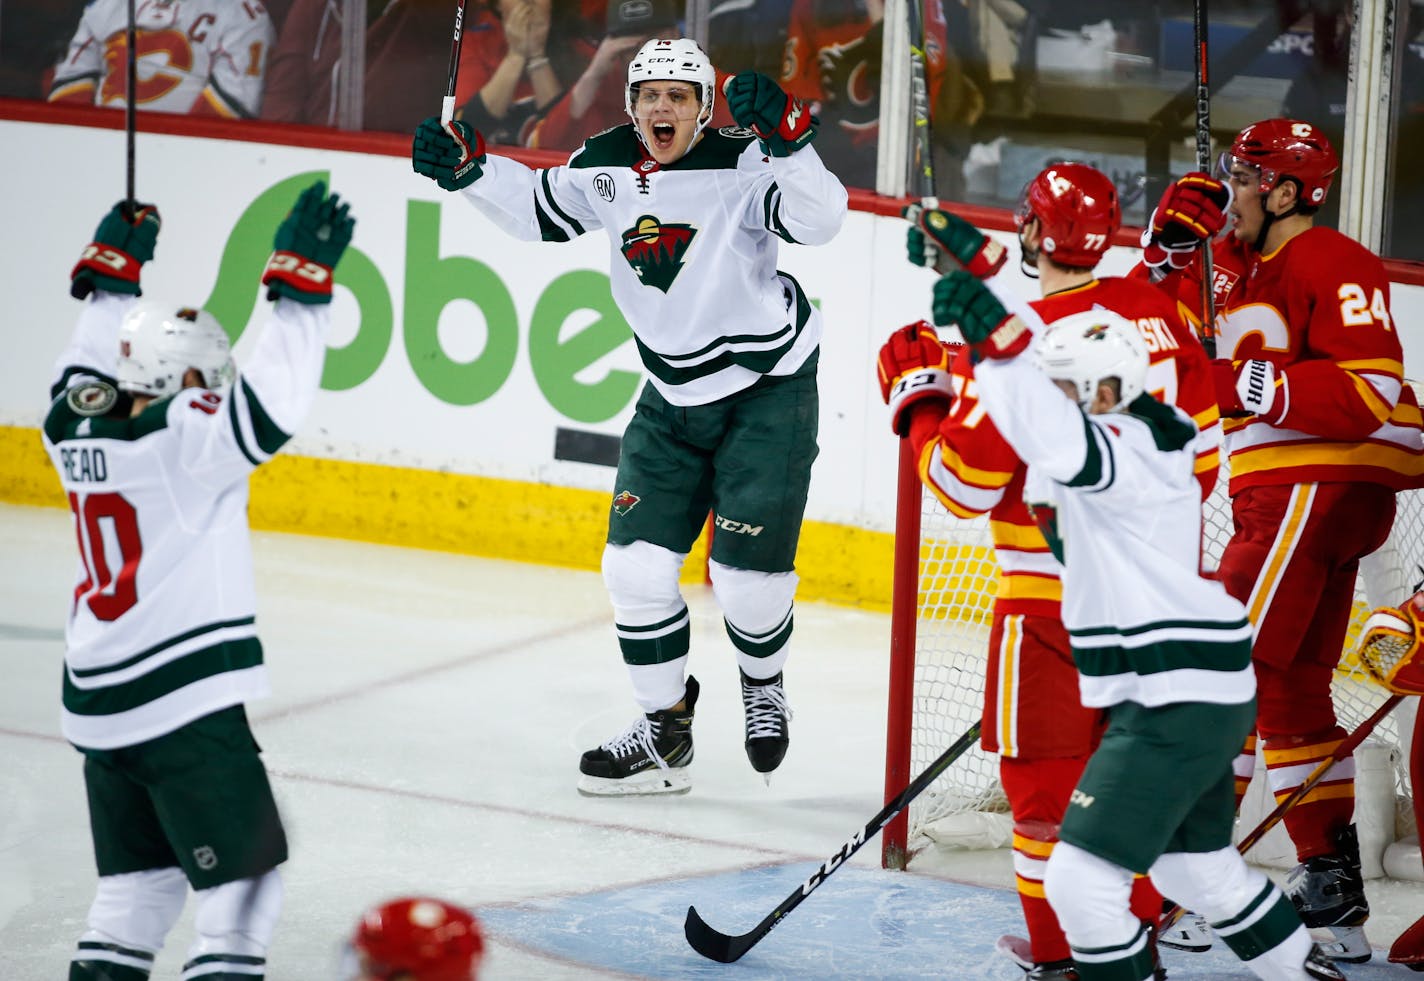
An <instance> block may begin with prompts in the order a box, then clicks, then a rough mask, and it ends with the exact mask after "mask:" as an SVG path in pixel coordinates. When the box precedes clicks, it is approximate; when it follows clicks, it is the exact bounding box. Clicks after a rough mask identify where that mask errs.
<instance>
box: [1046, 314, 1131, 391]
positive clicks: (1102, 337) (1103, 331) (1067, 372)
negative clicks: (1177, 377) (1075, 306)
mask: <svg viewBox="0 0 1424 981" xmlns="http://www.w3.org/2000/svg"><path fill="white" fill-rule="evenodd" d="M1034 358H1035V360H1036V361H1037V362H1038V366H1039V367H1040V368H1041V369H1042V370H1043V373H1044V374H1045V375H1047V376H1048V377H1049V378H1052V379H1053V380H1054V381H1067V382H1072V383H1073V388H1074V390H1075V391H1076V392H1077V399H1078V404H1079V405H1080V406H1082V407H1083V408H1085V409H1086V408H1087V407H1088V406H1089V405H1091V404H1092V401H1093V398H1094V396H1095V395H1096V394H1097V391H1098V385H1099V384H1101V383H1102V382H1104V381H1106V380H1107V379H1109V378H1116V379H1117V380H1118V401H1117V405H1116V406H1114V407H1113V411H1118V410H1121V409H1124V408H1126V407H1127V405H1128V403H1130V402H1131V401H1132V400H1133V399H1135V398H1137V397H1138V396H1139V395H1141V394H1142V393H1143V392H1144V391H1146V390H1147V361H1148V355H1147V344H1146V342H1145V341H1143V339H1142V334H1141V333H1139V332H1138V330H1137V327H1136V326H1134V325H1133V324H1132V323H1131V321H1129V320H1127V319H1126V318H1124V317H1121V316H1119V315H1118V314H1116V313H1113V312H1112V311H1111V310H1084V311H1083V312H1082V313H1074V314H1069V315H1068V316H1066V317H1061V318H1059V319H1058V320H1055V321H1053V323H1051V324H1049V325H1048V329H1047V330H1046V331H1044V332H1043V335H1042V336H1041V337H1040V338H1039V339H1038V343H1037V346H1036V347H1035V348H1034Z"/></svg>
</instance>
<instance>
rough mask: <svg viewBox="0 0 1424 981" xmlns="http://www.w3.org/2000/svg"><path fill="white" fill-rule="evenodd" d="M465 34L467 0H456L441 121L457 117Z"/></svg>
mask: <svg viewBox="0 0 1424 981" xmlns="http://www.w3.org/2000/svg"><path fill="white" fill-rule="evenodd" d="M464 36H465V0H455V35H454V40H453V41H452V42H451V45H450V67H449V69H448V70H447V71H446V72H445V98H444V99H442V100H441V101H440V122H441V124H442V125H443V124H445V123H448V122H449V121H450V120H452V119H454V118H455V79H456V78H458V77H459V75H460V42H461V40H462V39H463V38H464Z"/></svg>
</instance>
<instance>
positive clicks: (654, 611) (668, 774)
mask: <svg viewBox="0 0 1424 981" xmlns="http://www.w3.org/2000/svg"><path fill="white" fill-rule="evenodd" d="M724 94H725V96H726V99H727V106H728V108H729V110H730V111H731V114H732V117H733V118H734V119H735V120H736V122H737V124H738V126H739V127H741V128H733V127H726V128H722V129H717V130H709V129H707V128H706V127H707V123H708V122H709V120H710V119H711V116H712V109H713V105H714V100H715V98H716V75H715V73H714V71H713V68H712V65H711V63H710V62H709V61H708V60H707V56H706V55H705V54H704V53H703V52H702V49H701V48H700V47H698V45H697V43H696V42H695V41H691V40H689V39H686V38H677V39H655V40H652V41H649V42H647V43H646V44H645V45H644V46H643V47H642V48H641V49H640V50H639V52H638V54H637V56H636V57H634V59H633V61H632V62H631V63H630V64H629V66H628V78H627V84H626V87H625V98H624V102H625V106H626V108H627V111H628V115H629V117H630V119H631V122H630V123H627V124H624V125H622V126H615V127H613V128H612V129H609V130H606V131H604V132H603V133H600V134H598V135H597V136H594V137H593V138H591V139H589V140H588V141H587V142H585V143H584V145H583V146H582V147H581V148H580V149H579V150H577V151H575V152H574V154H573V155H572V156H571V157H570V158H569V161H568V163H567V164H566V165H564V166H559V167H553V168H550V169H548V170H531V169H530V168H528V167H526V166H524V165H523V164H521V163H518V162H516V161H514V160H510V159H508V158H504V157H500V156H497V155H495V154H487V153H486V152H485V148H484V141H483V139H482V138H481V137H480V134H479V133H477V132H475V131H474V130H472V129H471V128H470V127H469V126H468V125H466V124H465V123H463V122H460V121H454V122H451V123H448V124H446V125H444V126H442V125H441V123H440V121H439V120H438V119H434V118H431V119H427V120H425V121H424V122H423V123H421V125H420V127H419V128H418V129H417V131H416V135H415V143H414V148H413V162H414V167H415V170H416V172H417V173H420V174H423V175H425V176H427V177H430V178H431V179H432V180H435V181H436V183H437V184H439V186H441V187H442V188H445V189H446V190H450V191H460V192H462V193H463V194H464V196H465V197H466V198H468V199H469V200H470V202H471V203H472V204H474V206H475V207H476V208H478V209H479V210H480V212H481V213H483V214H484V215H485V216H486V217H487V218H489V219H490V220H491V221H492V222H493V223H494V224H496V225H497V226H499V227H500V228H502V229H504V230H505V231H506V232H508V233H510V234H511V235H514V236H516V237H518V238H522V239H534V240H537V239H543V240H544V241H548V242H563V241H568V240H569V239H572V238H574V237H576V236H578V235H582V234H583V233H585V232H588V231H592V230H594V229H598V228H602V229H603V230H604V231H605V233H606V234H607V235H608V239H609V246H610V248H609V281H610V286H611V288H612V293H613V298H614V300H615V301H616V302H617V304H618V307H619V309H620V310H621V311H622V313H623V315H624V317H625V318H626V319H627V321H628V324H629V326H631V327H632V329H633V337H634V341H635V343H636V344H637V347H638V353H639V354H640V356H641V357H642V361H643V365H644V366H645V368H646V369H647V372H648V376H649V377H648V383H647V385H645V386H644V389H643V392H642V394H641V396H640V397H639V399H638V404H637V407H636V409H635V411H634V414H633V418H632V420H631V421H630V422H629V424H628V428H627V430H626V431H625V432H624V434H623V445H622V452H621V455H620V458H619V463H618V474H617V477H616V482H615V485H614V488H613V494H614V496H613V499H612V502H611V508H610V511H609V520H608V544H607V547H606V548H605V550H604V553H603V578H604V583H605V584H606V586H607V588H608V593H609V597H610V599H611V600H612V603H613V613H614V620H615V625H616V630H617V635H618V642H619V646H620V647H621V649H622V654H623V662H624V664H625V665H626V666H627V670H628V674H629V677H630V679H631V681H632V685H633V696H634V699H635V701H637V703H638V705H639V706H640V707H641V709H642V715H640V716H639V718H638V719H637V720H636V721H635V722H634V723H633V725H631V726H630V727H628V729H627V730H625V731H624V732H623V733H621V734H620V735H618V736H616V737H614V738H612V739H610V740H609V741H607V742H605V743H603V744H602V745H600V746H597V747H595V748H594V749H591V750H589V751H588V752H586V753H584V754H583V758H582V759H581V760H580V762H579V770H580V774H581V776H580V779H579V784H578V786H579V790H580V791H581V792H583V793H585V794H590V795H614V794H659V793H681V792H685V791H686V790H688V789H689V788H690V786H691V780H690V776H689V773H688V769H687V765H688V763H690V762H691V760H692V718H693V711H694V708H695V705H696V702H697V696H698V684H697V681H696V679H695V678H693V677H691V676H690V675H689V674H688V672H687V662H688V650H689V643H690V638H691V631H690V627H689V619H688V610H687V605H686V603H685V602H684V600H683V597H682V595H681V593H680V591H679V589H678V575H679V572H680V570H681V568H682V564H683V561H684V559H685V558H686V557H687V553H688V551H689V550H690V549H691V547H692V544H693V542H694V541H696V539H697V536H698V534H699V532H700V530H701V528H702V526H703V524H704V522H705V521H706V518H707V513H708V510H709V509H710V510H712V511H713V512H714V516H715V521H716V524H717V533H716V535H715V537H714V540H713V544H712V552H711V557H710V562H709V570H710V575H711V579H712V588H713V591H714V593H715V595H716V598H717V602H718V605H719V606H720V607H721V610H722V613H723V616H724V619H725V622H726V627H727V635H728V636H729V637H730V638H731V642H732V646H733V647H734V648H735V650H736V657H737V664H738V667H739V669H740V672H741V690H742V699H743V705H744V709H745V719H746V739H745V748H746V752H747V756H748V758H749V760H750V761H751V764H752V766H753V768H754V769H756V770H757V771H758V772H760V773H763V774H769V773H770V772H771V771H773V770H775V769H776V768H777V767H778V766H779V765H780V763H781V760H782V758H783V756H784V755H785V753H786V750H787V746H788V744H789V738H790V729H789V721H790V709H789V708H788V705H787V700H786V694H785V689H784V686H783V682H782V667H783V665H784V664H785V663H786V659H787V654H788V651H789V646H788V645H789V641H790V638H791V632H792V601H793V599H794V596H795V592H796V583H797V577H796V572H795V556H796V543H797V539H798V537H799V535H800V529H801V519H802V516H803V513H804V511H805V506H806V495H807V489H808V486H809V482H810V476H811V463H812V461H813V460H814V459H815V457H816V452H817V446H816V429H817V414H818V408H817V406H818V398H817V391H816V362H817V352H818V349H819V344H820V339H821V330H822V323H821V316H820V314H819V312H818V311H817V310H816V308H815V307H814V306H813V305H812V304H811V302H810V300H809V299H808V298H807V296H806V294H805V292H804V291H803V290H802V288H801V286H800V284H798V283H797V282H796V280H795V279H793V278H792V277H791V276H789V275H787V274H786V273H784V272H780V271H779V270H778V269H777V268H776V259H777V245H778V240H780V241H785V242H791V243H800V244H806V245H818V244H822V243H825V242H828V241H830V240H831V239H832V238H833V237H834V236H835V234H836V232H837V231H838V230H839V229H840V226H841V222H842V221H843V220H844V217H845V213H846V192H845V188H844V187H842V186H841V183H840V181H838V180H837V179H836V178H835V176H834V175H832V174H831V173H830V171H828V170H827V169H826V168H825V166H824V165H823V164H822V162H821V160H820V158H819V157H818V156H817V155H816V151H815V149H814V148H813V147H812V146H811V141H812V140H813V139H814V138H815V136H816V127H817V122H816V119H815V118H814V117H813V116H812V115H811V113H810V110H809V108H808V107H807V106H805V105H804V104H803V103H801V102H799V101H797V100H795V99H792V98H789V97H788V96H787V95H786V93H785V92H783V91H782V90H781V88H780V87H779V86H778V85H777V84H776V83H775V82H774V81H772V80H771V79H770V78H767V77H766V76H764V75H760V74H757V73H754V72H744V73H742V74H739V75H735V76H733V77H731V78H729V79H728V80H727V81H726V83H725V89H724ZM768 779H769V778H768Z"/></svg>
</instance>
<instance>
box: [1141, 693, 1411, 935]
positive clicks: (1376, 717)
mask: <svg viewBox="0 0 1424 981" xmlns="http://www.w3.org/2000/svg"><path fill="white" fill-rule="evenodd" d="M1402 701H1404V696H1403V695H1391V696H1390V697H1389V698H1387V699H1385V700H1384V702H1383V704H1381V705H1380V707H1379V708H1377V709H1375V711H1374V714H1373V715H1371V716H1370V717H1369V718H1368V719H1366V720H1365V721H1364V722H1361V723H1360V724H1359V725H1358V726H1356V727H1355V731H1354V732H1352V733H1350V734H1349V735H1348V736H1346V737H1345V738H1344V739H1342V740H1340V745H1339V746H1336V747H1335V751H1334V752H1332V753H1331V754H1330V755H1329V756H1327V757H1325V759H1323V760H1321V761H1320V762H1319V763H1317V764H1316V765H1315V769H1314V770H1311V771H1310V774H1309V775H1308V776H1307V777H1306V778H1305V779H1304V780H1302V781H1301V783H1300V786H1299V787H1297V788H1295V789H1294V790H1292V791H1291V792H1290V796H1288V797H1286V799H1285V800H1283V801H1281V802H1280V803H1279V804H1277V805H1276V809H1275V810H1273V811H1272V812H1271V813H1270V814H1267V815H1266V816H1265V817H1264V818H1263V819H1262V820H1261V823H1260V824H1258V825H1256V827H1254V828H1252V829H1251V831H1250V832H1248V833H1247V835H1246V836H1245V837H1244V838H1242V839H1241V841H1240V843H1239V844H1238V845H1237V846H1236V850H1237V851H1238V852H1240V853H1241V854H1242V855H1245V854H1246V853H1247V852H1249V851H1250V850H1251V849H1252V848H1254V847H1255V845H1256V843H1257V842H1258V841H1260V840H1261V839H1262V838H1264V837H1266V833H1267V832H1268V831H1270V830H1271V829H1272V828H1274V827H1275V826H1276V825H1278V824H1280V823H1281V821H1282V820H1283V819H1284V818H1285V816H1286V812H1287V811H1289V810H1290V809H1291V808H1293V807H1295V806H1296V805H1297V804H1299V803H1300V802H1301V801H1302V800H1304V799H1305V795H1306V794H1308V793H1310V792H1311V791H1312V790H1314V789H1315V785H1316V784H1318V783H1319V782H1320V781H1322V780H1324V779H1325V774H1327V773H1329V772H1330V768H1331V767H1333V766H1334V765H1335V764H1336V763H1339V762H1340V761H1341V760H1343V759H1344V758H1345V757H1347V756H1349V755H1350V754H1351V753H1353V752H1354V751H1355V749H1356V747H1358V746H1359V745H1360V743H1362V742H1364V741H1365V738H1366V737H1367V736H1368V735H1369V734H1370V733H1372V732H1374V731H1375V726H1377V725H1379V724H1380V723H1381V722H1383V721H1384V717H1385V716H1386V715H1389V713H1391V712H1393V711H1394V709H1395V707H1396V706H1397V705H1399V703H1400V702H1402ZM1185 912H1186V911H1185V910H1183V909H1182V908H1181V907H1180V906H1172V907H1171V908H1170V909H1168V910H1166V911H1165V912H1164V913H1163V915H1162V923H1161V925H1160V926H1159V927H1158V932H1159V933H1166V932H1167V929H1168V928H1169V927H1171V926H1172V924H1174V923H1176V922H1177V921H1178V920H1180V919H1181V918H1182V915H1183V914H1184V913H1185Z"/></svg>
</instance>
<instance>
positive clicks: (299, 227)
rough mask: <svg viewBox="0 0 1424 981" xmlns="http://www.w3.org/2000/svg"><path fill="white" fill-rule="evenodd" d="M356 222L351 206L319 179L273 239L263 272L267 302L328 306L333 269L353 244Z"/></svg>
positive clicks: (301, 198)
mask: <svg viewBox="0 0 1424 981" xmlns="http://www.w3.org/2000/svg"><path fill="white" fill-rule="evenodd" d="M355 226H356V219H355V218H352V217H351V215H350V207H349V206H348V205H347V204H346V203H345V202H344V201H342V200H341V199H340V198H339V197H337V196H336V195H335V194H332V195H331V196H329V197H328V196H327V193H326V184H325V183H324V182H322V181H317V182H316V183H315V184H313V185H312V186H311V187H309V188H307V189H306V190H305V191H303V192H302V193H301V195H300V196H299V197H298V198H297V203H296V204H295V205H293V206H292V211H291V214H289V215H287V217H286V219H285V220H284V221H283V222H282V224H281V225H279V226H277V234H276V236H275V237H274V239H273V249H274V251H273V252H272V257H271V258H270V259H268V260H267V269H266V270H265V271H264V272H263V273H262V285H263V286H266V287H267V299H269V300H275V299H277V298H278V297H287V298H288V299H291V300H296V301H298V302H299V303H330V302H331V287H332V270H333V269H335V268H336V264H337V263H338V262H340V261H341V254H342V253H343V252H345V251H346V246H347V245H349V244H350V242H351V232H352V229H353V228H355Z"/></svg>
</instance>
